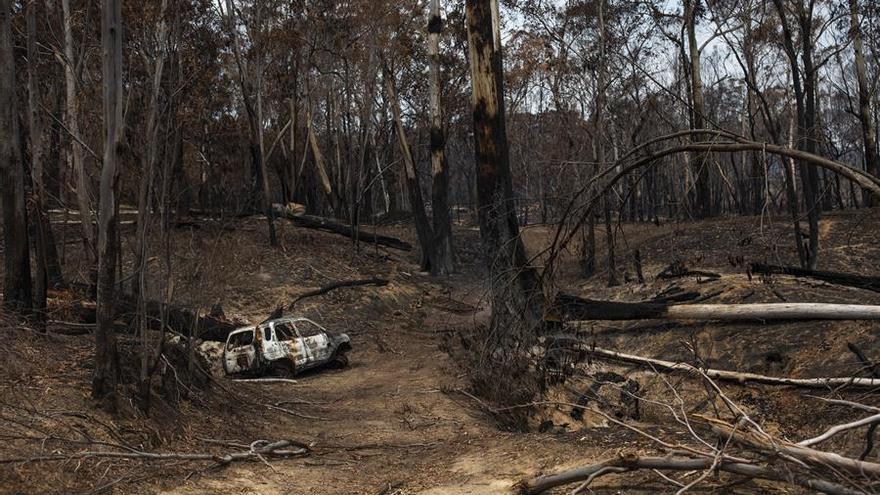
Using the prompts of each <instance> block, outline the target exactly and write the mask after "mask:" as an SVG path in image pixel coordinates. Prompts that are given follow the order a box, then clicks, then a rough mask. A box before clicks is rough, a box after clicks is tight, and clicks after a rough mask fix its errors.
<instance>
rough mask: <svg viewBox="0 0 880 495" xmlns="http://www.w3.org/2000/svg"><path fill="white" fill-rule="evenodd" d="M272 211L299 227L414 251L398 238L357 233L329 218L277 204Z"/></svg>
mask: <svg viewBox="0 0 880 495" xmlns="http://www.w3.org/2000/svg"><path fill="white" fill-rule="evenodd" d="M272 209H273V211H274V212H275V213H276V214H277V215H278V216H280V217H283V218H286V219H288V220H290V221H291V222H292V223H293V224H294V225H296V226H297V227H302V228H306V229H316V230H321V231H324V232H330V233H333V234H339V235H342V236H345V237H348V238H349V239H354V238H357V239H358V240H359V241H363V242H370V243H373V244H378V245H380V246H385V247H389V248H392V249H399V250H401V251H412V244H410V243H408V242H406V241H402V240H400V239H398V238H396V237H390V236H385V235H379V234H376V233H373V232H368V231H364V230H360V229H358V230H357V231H355V230H354V229H352V228H351V227H350V226H348V225H345V224H342V223H339V222H335V221H333V220H330V219H328V218H324V217H316V216H314V215H303V214H297V213H296V212H294V211H293V210H291V209H290V208H288V207H286V206H284V205H280V204H277V203H276V204H273V205H272Z"/></svg>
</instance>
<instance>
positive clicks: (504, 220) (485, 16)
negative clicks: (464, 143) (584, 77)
mask: <svg viewBox="0 0 880 495" xmlns="http://www.w3.org/2000/svg"><path fill="white" fill-rule="evenodd" d="M466 10H467V27H468V46H469V54H470V68H471V81H472V85H473V108H474V114H473V115H474V150H475V154H476V162H475V165H476V176H477V200H478V204H477V206H478V219H479V224H480V237H481V238H482V241H483V249H484V251H485V256H486V261H487V263H488V266H489V274H490V284H491V300H492V318H491V323H490V335H491V336H492V337H491V338H492V340H491V341H490V342H486V345H487V347H488V348H489V349H493V348H502V347H503V346H505V345H517V346H522V347H525V348H529V344H530V343H531V342H534V340H533V339H534V338H535V336H536V335H537V333H538V332H539V330H540V329H541V328H542V323H543V320H542V318H543V290H542V287H541V283H540V279H539V278H538V276H537V273H536V271H535V269H534V268H533V267H532V266H531V265H529V262H528V258H527V256H526V251H525V246H524V245H523V242H522V239H521V238H520V236H519V226H518V225H517V220H516V212H515V211H514V202H513V186H512V182H511V174H510V162H509V157H508V147H507V131H506V129H505V122H504V94H503V91H504V80H503V64H502V58H501V34H500V22H499V18H498V3H497V0H467V2H466Z"/></svg>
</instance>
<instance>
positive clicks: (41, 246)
mask: <svg viewBox="0 0 880 495" xmlns="http://www.w3.org/2000/svg"><path fill="white" fill-rule="evenodd" d="M26 9H27V13H26V17H27V19H26V24H27V85H28V128H29V134H30V154H31V180H32V182H33V195H34V200H35V201H34V204H33V213H34V218H33V223H34V234H35V237H36V239H35V241H36V242H35V243H34V246H35V251H36V253H35V255H36V256H35V258H36V274H35V277H34V279H35V280H34V313H35V316H36V321H37V324H38V325H39V326H40V327H41V328H44V327H45V322H46V297H47V291H48V289H49V270H48V261H47V258H48V255H47V253H48V251H49V250H48V246H47V244H48V242H49V235H48V231H49V218H48V211H47V210H46V188H45V184H44V182H43V175H44V172H43V167H44V163H45V157H46V153H45V149H46V142H45V136H46V134H45V133H44V132H43V122H42V119H41V118H40V109H39V106H40V92H39V91H40V90H39V88H40V81H39V75H38V72H37V12H36V10H37V3H36V2H29V3H28V4H27V7H26Z"/></svg>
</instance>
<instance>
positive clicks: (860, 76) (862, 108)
mask: <svg viewBox="0 0 880 495" xmlns="http://www.w3.org/2000/svg"><path fill="white" fill-rule="evenodd" d="M849 8H850V32H851V36H852V39H853V52H854V55H855V69H856V79H857V80H858V83H859V122H860V123H861V125H862V139H863V140H864V144H865V170H866V171H867V172H868V173H869V174H872V175H875V176H876V175H877V174H878V172H880V155H878V151H877V134H876V133H877V130H876V128H875V125H876V123H875V122H874V119H873V116H872V115H871V88H870V86H869V84H868V76H867V71H866V69H865V53H864V46H863V43H862V31H861V26H860V23H859V2H858V0H849ZM862 197H863V198H864V201H865V204H866V205H868V206H871V205H873V204H874V200H873V198H872V197H871V194H870V193H867V192H865V193H863V194H862Z"/></svg>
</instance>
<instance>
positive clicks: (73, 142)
mask: <svg viewBox="0 0 880 495" xmlns="http://www.w3.org/2000/svg"><path fill="white" fill-rule="evenodd" d="M61 9H62V12H63V16H64V58H65V61H64V86H65V94H66V96H65V97H66V102H65V103H66V113H67V130H68V132H69V133H70V136H71V139H70V162H71V165H72V167H73V173H74V175H75V180H76V199H77V206H78V207H79V215H80V222H81V227H82V236H83V243H84V244H85V251H86V256H87V262H88V265H89V266H88V274H87V275H88V277H89V279H90V281H91V280H93V277H94V270H95V267H96V265H97V261H96V256H97V255H96V253H95V227H94V224H93V221H92V206H91V202H90V201H89V178H88V175H86V161H85V154H84V153H83V151H84V149H83V148H84V145H83V143H82V142H81V141H80V140H81V139H82V134H81V133H80V131H79V121H80V111H79V96H78V95H77V93H76V81H77V79H78V77H79V74H78V73H77V69H78V68H79V67H81V66H78V65H77V63H76V58H75V56H74V50H73V19H72V14H71V11H70V0H61Z"/></svg>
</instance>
